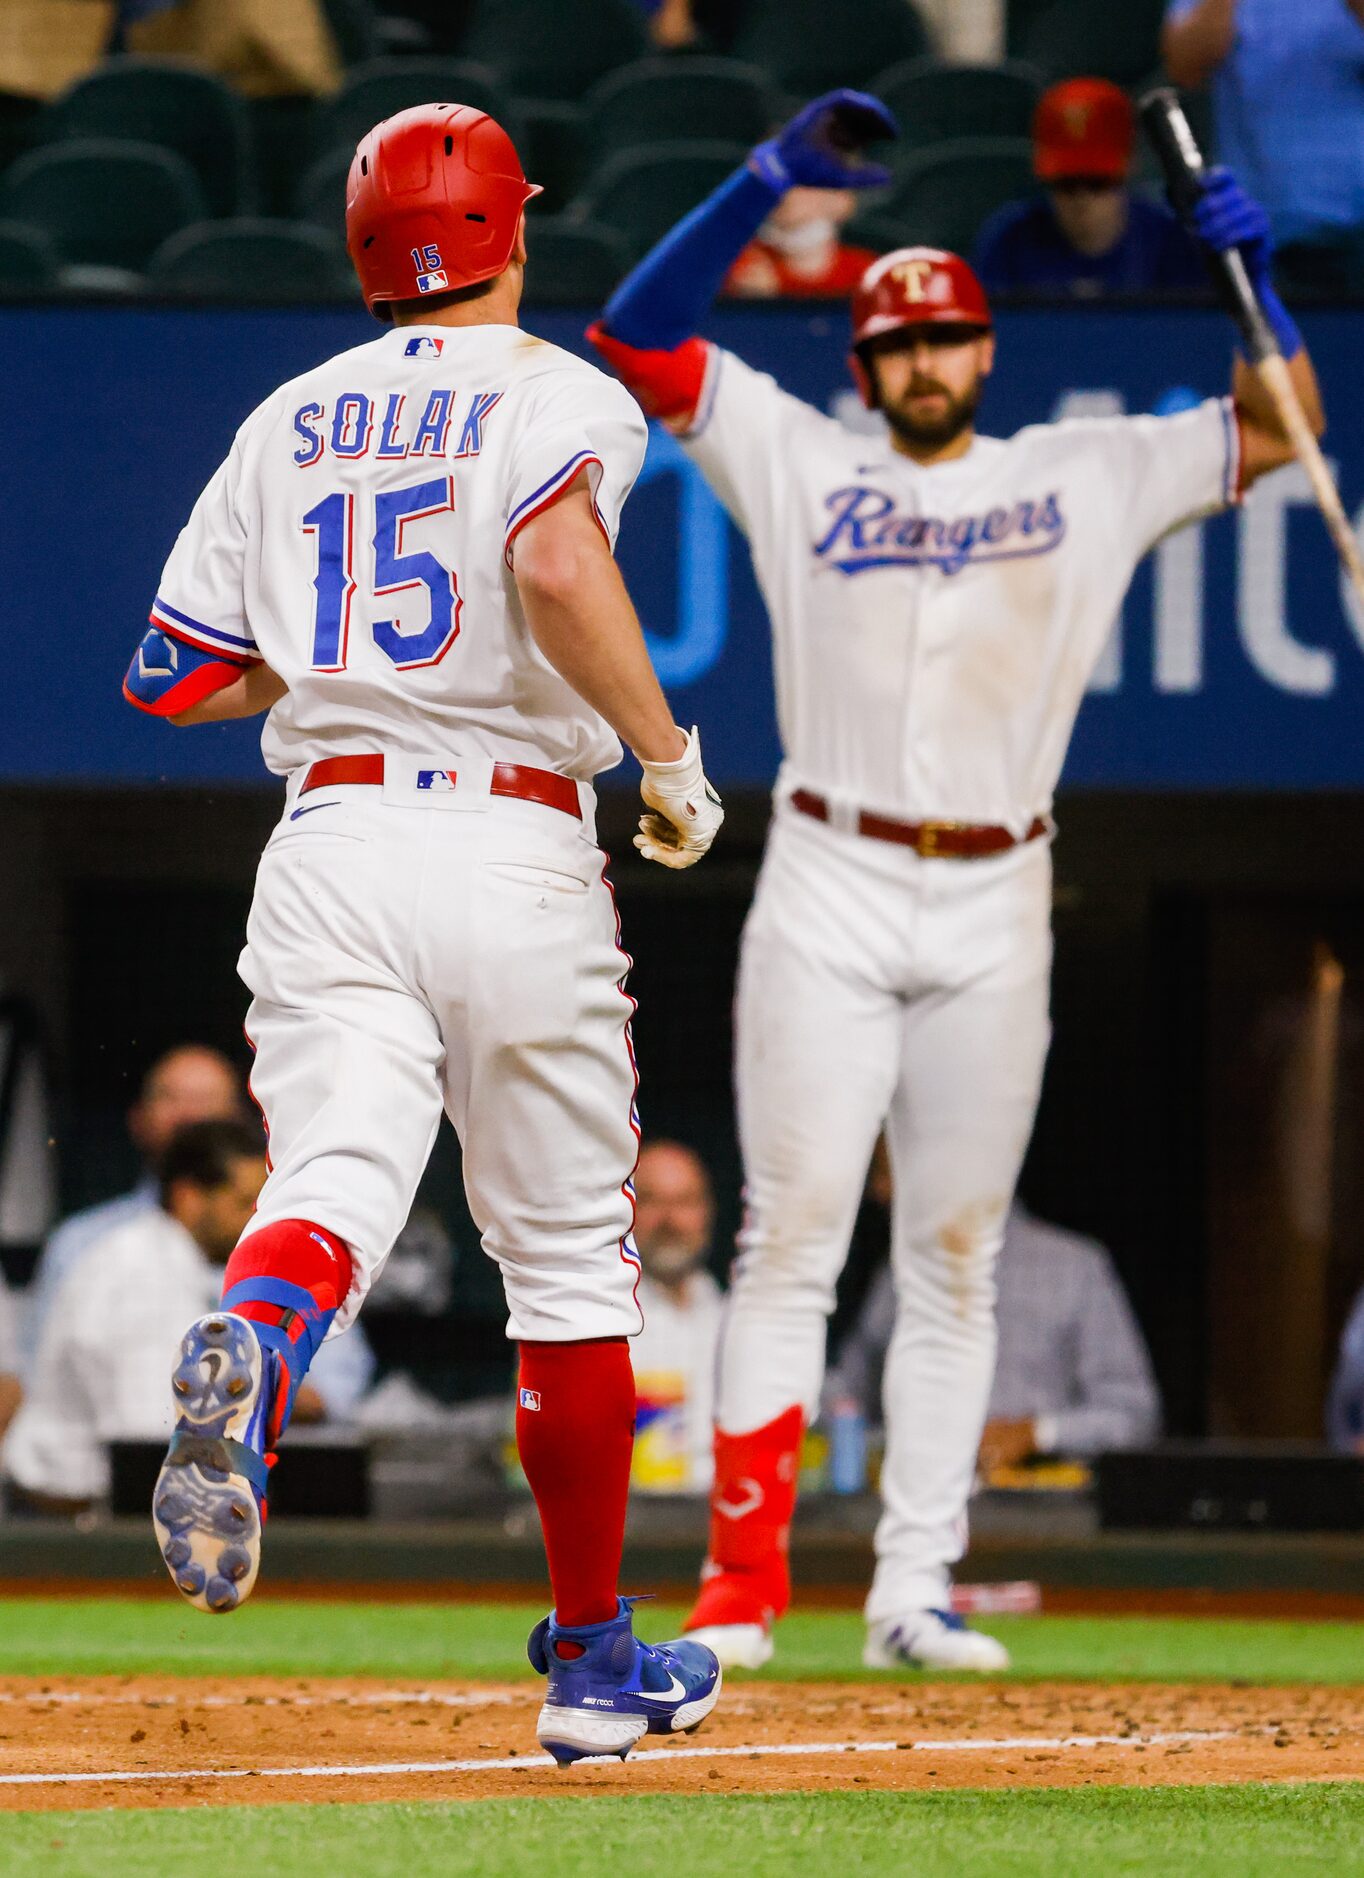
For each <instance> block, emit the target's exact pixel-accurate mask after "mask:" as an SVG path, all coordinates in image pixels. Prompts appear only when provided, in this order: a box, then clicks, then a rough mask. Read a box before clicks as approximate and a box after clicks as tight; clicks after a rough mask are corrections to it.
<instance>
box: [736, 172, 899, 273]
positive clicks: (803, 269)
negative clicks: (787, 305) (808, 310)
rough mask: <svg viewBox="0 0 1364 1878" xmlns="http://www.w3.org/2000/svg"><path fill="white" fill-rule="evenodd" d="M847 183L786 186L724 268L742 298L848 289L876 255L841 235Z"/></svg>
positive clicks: (849, 201)
mask: <svg viewBox="0 0 1364 1878" xmlns="http://www.w3.org/2000/svg"><path fill="white" fill-rule="evenodd" d="M856 207H857V198H856V196H855V195H854V194H853V192H852V190H851V189H799V188H798V189H788V190H787V192H786V194H785V195H784V196H783V197H782V199H781V201H780V202H779V203H778V204H777V206H776V208H775V209H773V211H772V213H771V215H769V216H768V218H767V220H766V221H765V222H764V223H763V225H762V227H761V228H760V229H759V230H758V233H757V237H756V239H755V240H753V241H751V242H750V243H749V245H748V246H747V247H746V248H745V249H744V251H743V253H742V254H741V255H740V256H739V258H738V260H737V261H736V262H735V263H734V265H733V267H732V268H731V269H730V271H729V279H728V280H727V281H726V282H725V292H726V293H728V294H732V295H734V296H735V297H736V298H738V299H742V300H820V299H836V298H838V297H840V296H841V295H843V294H846V293H851V291H852V289H853V288H854V286H856V284H857V282H858V281H859V280H860V279H861V278H862V276H863V274H865V273H866V271H867V269H868V268H869V267H870V266H871V264H872V262H873V261H874V260H875V259H876V255H875V254H874V253H873V251H872V250H871V249H870V248H859V247H854V246H852V245H850V244H848V243H846V242H845V241H844V240H843V228H844V225H845V224H846V223H847V222H848V221H849V220H851V218H852V215H853V212H854V211H855V209H856Z"/></svg>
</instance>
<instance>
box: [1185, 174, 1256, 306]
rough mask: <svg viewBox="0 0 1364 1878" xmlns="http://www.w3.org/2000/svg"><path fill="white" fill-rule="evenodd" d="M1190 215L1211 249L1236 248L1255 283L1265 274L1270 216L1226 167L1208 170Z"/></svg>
mask: <svg viewBox="0 0 1364 1878" xmlns="http://www.w3.org/2000/svg"><path fill="white" fill-rule="evenodd" d="M1189 219H1190V221H1191V222H1192V224H1193V232H1194V233H1195V234H1196V235H1197V236H1198V239H1199V240H1200V241H1201V242H1203V243H1204V244H1205V245H1206V246H1207V247H1209V248H1211V249H1212V250H1213V252H1214V253H1216V254H1225V253H1226V252H1227V251H1228V249H1230V248H1239V249H1240V250H1241V259H1242V260H1243V261H1244V262H1245V264H1246V272H1247V273H1248V274H1249V275H1250V278H1251V280H1252V281H1254V282H1255V284H1256V285H1257V286H1258V285H1259V283H1260V281H1261V280H1264V279H1266V278H1267V277H1268V274H1269V257H1270V255H1271V254H1272V253H1273V251H1274V249H1273V244H1272V243H1271V241H1270V238H1269V217H1268V216H1267V215H1266V214H1265V212H1264V210H1263V209H1262V208H1261V207H1260V204H1259V203H1258V202H1257V201H1256V200H1255V198H1254V196H1251V195H1248V194H1247V193H1246V191H1245V190H1244V189H1243V188H1242V187H1241V185H1240V183H1238V182H1237V180H1236V178H1235V176H1233V175H1232V173H1231V171H1230V170H1229V169H1226V168H1224V167H1222V166H1220V165H1219V167H1218V168H1217V169H1212V170H1209V171H1208V173H1207V175H1206V177H1205V178H1204V182H1203V193H1202V194H1201V195H1200V196H1199V198H1198V201H1197V202H1196V203H1195V204H1194V206H1193V209H1192V211H1191V214H1190V218H1189Z"/></svg>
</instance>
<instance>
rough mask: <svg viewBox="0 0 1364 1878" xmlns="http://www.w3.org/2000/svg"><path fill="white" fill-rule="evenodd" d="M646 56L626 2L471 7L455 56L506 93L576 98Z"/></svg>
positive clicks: (644, 39) (522, 1)
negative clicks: (483, 68) (473, 63)
mask: <svg viewBox="0 0 1364 1878" xmlns="http://www.w3.org/2000/svg"><path fill="white" fill-rule="evenodd" d="M648 50H649V40H648V34H647V33H646V31H645V27H644V17H643V14H642V13H641V12H640V9H639V8H638V7H637V6H635V5H634V4H633V3H632V0H573V4H572V5H571V6H570V5H566V4H565V0H478V5H477V7H476V9H475V12H474V17H473V20H472V22H471V24H470V27H469V32H468V35H467V36H466V38H465V41H464V44H463V45H462V46H461V47H460V51H461V53H462V55H463V56H464V57H465V58H468V59H476V60H478V61H479V63H480V64H482V65H487V66H490V67H491V69H492V71H493V73H494V75H495V76H496V78H497V81H498V83H499V84H500V85H502V86H503V87H504V88H505V89H506V90H508V91H510V92H514V93H520V94H524V95H525V96H526V97H529V98H566V99H569V100H572V101H575V102H576V101H578V100H580V99H582V98H583V97H584V96H585V95H586V93H587V92H588V90H589V89H590V88H591V86H592V85H594V84H595V83H596V81H597V80H598V79H599V78H601V77H603V76H604V75H605V74H606V73H607V72H610V71H614V70H615V68H616V67H617V66H618V65H628V64H629V63H630V62H631V61H632V60H635V59H641V58H643V57H644V55H645V54H646V53H647V52H648Z"/></svg>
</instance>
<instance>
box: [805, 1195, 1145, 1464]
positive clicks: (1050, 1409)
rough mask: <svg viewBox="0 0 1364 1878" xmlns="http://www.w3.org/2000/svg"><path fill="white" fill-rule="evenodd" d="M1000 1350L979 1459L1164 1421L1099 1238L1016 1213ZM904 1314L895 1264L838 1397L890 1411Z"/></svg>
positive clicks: (1005, 1460)
mask: <svg viewBox="0 0 1364 1878" xmlns="http://www.w3.org/2000/svg"><path fill="white" fill-rule="evenodd" d="M998 1282H999V1355H998V1359H997V1362H996V1368H995V1381H994V1388H993V1391H992V1392H991V1396H990V1408H989V1415H988V1419H987V1421H986V1424H985V1434H984V1437H983V1439H982V1441H981V1450H980V1459H981V1470H982V1472H984V1473H986V1474H988V1473H989V1471H990V1470H991V1469H992V1468H994V1467H1011V1466H1016V1465H1018V1464H1019V1463H1020V1462H1022V1461H1025V1460H1029V1459H1031V1458H1032V1457H1033V1456H1034V1455H1048V1454H1073V1455H1086V1456H1087V1455H1093V1454H1101V1453H1104V1452H1108V1451H1112V1450H1114V1449H1118V1448H1134V1447H1140V1446H1141V1445H1142V1443H1143V1442H1146V1441H1150V1440H1152V1439H1153V1438H1154V1437H1155V1435H1156V1434H1157V1432H1158V1431H1159V1427H1160V1398H1159V1396H1158V1394H1157V1392H1156V1385H1155V1380H1154V1378H1153V1376H1152V1374H1151V1364H1150V1359H1149V1357H1148V1356H1147V1353H1146V1346H1145V1344H1144V1342H1143V1341H1142V1335H1141V1331H1140V1330H1139V1328H1138V1327H1137V1322H1136V1319H1135V1318H1134V1317H1133V1315H1132V1307H1131V1305H1130V1304H1129V1303H1128V1301H1127V1297H1126V1294H1125V1293H1124V1291H1123V1288H1122V1285H1121V1283H1120V1282H1119V1280H1118V1276H1117V1274H1116V1272H1115V1271H1114V1270H1113V1265H1112V1262H1111V1260H1110V1259H1109V1256H1108V1253H1107V1252H1106V1251H1105V1250H1104V1248H1103V1247H1102V1246H1101V1245H1099V1244H1097V1243H1096V1242H1095V1241H1094V1240H1092V1239H1082V1238H1080V1237H1079V1235H1078V1234H1076V1233H1071V1232H1064V1231H1062V1229H1061V1228H1060V1227H1059V1226H1049V1225H1047V1224H1046V1223H1045V1222H1044V1221H1043V1220H1039V1219H1035V1218H1034V1217H1033V1215H1032V1214H1031V1213H1029V1212H1028V1211H1027V1209H1026V1208H1025V1207H1024V1206H1023V1205H1022V1204H1021V1203H1020V1202H1017V1201H1016V1202H1015V1203H1014V1206H1013V1208H1012V1209H1011V1211H1010V1213H1009V1219H1008V1224H1007V1226H1006V1228H1005V1233H1004V1249H1003V1251H1002V1253H1001V1254H1000V1261H999V1279H998ZM894 1322H895V1286H894V1281H893V1279H892V1277H891V1272H890V1268H889V1266H887V1267H886V1269H885V1270H884V1271H883V1272H882V1273H881V1276H880V1277H879V1278H878V1280H877V1282H876V1284H875V1285H874V1286H873V1287H872V1290H871V1292H870V1293H869V1295H868V1297H867V1301H866V1304H865V1305H864V1306H863V1308H862V1315H861V1318H860V1319H859V1321H858V1323H857V1326H856V1328H855V1329H854V1330H853V1331H852V1333H851V1334H850V1336H849V1337H848V1339H847V1341H846V1343H845V1344H844V1346H843V1348H842V1350H841V1351H840V1352H839V1358H838V1363H837V1365H836V1367H835V1369H834V1370H833V1372H832V1373H831V1375H830V1377H829V1380H828V1383H827V1384H826V1387H825V1399H826V1401H828V1402H830V1403H841V1402H850V1403H855V1404H856V1405H857V1406H858V1407H860V1409H861V1410H862V1413H863V1414H864V1415H865V1416H866V1418H867V1420H868V1421H878V1420H879V1419H880V1402H881V1371H882V1367H883V1365H884V1363H885V1357H886V1350H887V1348H888V1347H889V1344H890V1336H891V1331H892V1329H893V1328H894Z"/></svg>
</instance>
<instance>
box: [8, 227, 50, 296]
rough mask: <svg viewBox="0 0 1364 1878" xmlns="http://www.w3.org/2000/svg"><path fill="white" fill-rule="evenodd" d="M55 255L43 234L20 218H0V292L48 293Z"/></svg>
mask: <svg viewBox="0 0 1364 1878" xmlns="http://www.w3.org/2000/svg"><path fill="white" fill-rule="evenodd" d="M56 285H57V257H56V255H55V254H54V253H53V251H52V244H51V242H50V241H49V240H48V239H47V237H46V235H43V234H40V233H39V231H38V230H37V229H36V228H25V226H24V224H23V223H22V222H0V294H5V295H8V294H25V293H51V292H52V290H53V289H54V288H55V287H56Z"/></svg>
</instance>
